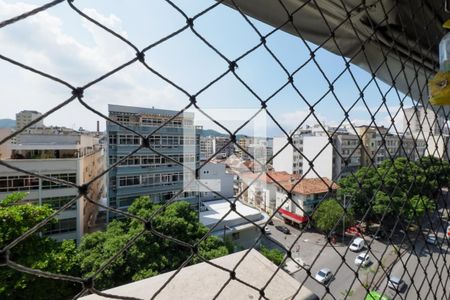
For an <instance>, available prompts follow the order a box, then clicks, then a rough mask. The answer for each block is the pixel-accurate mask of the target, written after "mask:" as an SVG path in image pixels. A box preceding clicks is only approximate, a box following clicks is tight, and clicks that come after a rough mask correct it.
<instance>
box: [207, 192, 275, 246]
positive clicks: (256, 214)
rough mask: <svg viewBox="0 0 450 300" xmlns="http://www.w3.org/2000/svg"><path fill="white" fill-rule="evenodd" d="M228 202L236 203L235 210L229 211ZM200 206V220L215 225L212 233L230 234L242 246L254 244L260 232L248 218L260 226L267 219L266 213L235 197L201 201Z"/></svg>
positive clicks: (217, 234)
mask: <svg viewBox="0 0 450 300" xmlns="http://www.w3.org/2000/svg"><path fill="white" fill-rule="evenodd" d="M230 203H234V204H235V205H236V210H235V211H231V212H230V209H231V207H230ZM202 206H203V207H202V209H201V212H200V222H201V223H202V224H203V225H205V226H207V227H209V228H213V227H214V226H215V227H214V230H213V232H212V234H213V235H216V236H218V237H220V238H225V237H226V236H230V237H231V238H232V240H233V241H234V242H235V243H236V244H238V245H239V246H241V247H244V248H249V247H252V246H253V245H255V243H256V242H257V240H258V237H259V235H260V233H261V229H260V228H259V227H256V226H255V225H254V224H252V223H250V222H249V221H248V220H250V221H252V222H254V223H256V224H257V225H260V226H264V224H265V223H266V222H267V220H268V216H267V215H266V214H264V213H261V212H260V211H259V210H257V209H255V208H253V207H250V206H248V205H245V204H243V203H242V202H240V201H237V200H235V199H229V200H228V201H227V200H224V199H223V200H216V201H206V202H203V203H202ZM228 212H230V213H228ZM236 212H239V214H240V215H239V214H237V213H236ZM241 215H242V216H244V217H245V219H244V218H242V217H241ZM222 218H224V219H223V220H222ZM216 224H217V225H216ZM256 244H257V243H256Z"/></svg>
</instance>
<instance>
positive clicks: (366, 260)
mask: <svg viewBox="0 0 450 300" xmlns="http://www.w3.org/2000/svg"><path fill="white" fill-rule="evenodd" d="M370 263H371V261H370V257H369V254H368V253H361V254H359V255H358V256H357V257H356V258H355V265H357V266H361V267H366V266H368V265H369V264H370Z"/></svg>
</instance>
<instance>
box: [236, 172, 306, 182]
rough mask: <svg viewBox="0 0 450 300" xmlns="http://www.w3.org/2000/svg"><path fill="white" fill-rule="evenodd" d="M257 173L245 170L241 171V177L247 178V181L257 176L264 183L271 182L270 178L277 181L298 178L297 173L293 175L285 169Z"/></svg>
mask: <svg viewBox="0 0 450 300" xmlns="http://www.w3.org/2000/svg"><path fill="white" fill-rule="evenodd" d="M258 175H259V173H253V172H246V173H242V174H241V177H242V178H243V179H244V180H245V179H249V181H250V182H251V181H253V180H254V179H255V178H258V180H259V181H263V182H265V183H273V180H272V178H273V179H274V180H275V181H277V182H286V181H291V180H299V179H300V176H299V175H293V174H289V173H288V172H286V171H270V172H267V173H263V174H262V175H261V176H259V177H258Z"/></svg>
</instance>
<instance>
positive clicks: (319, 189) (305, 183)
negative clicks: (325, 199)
mask: <svg viewBox="0 0 450 300" xmlns="http://www.w3.org/2000/svg"><path fill="white" fill-rule="evenodd" d="M296 183H297V181H294V182H287V183H281V185H282V186H283V187H284V188H285V189H287V190H288V191H289V190H291V189H292V187H293V186H294V185H295V184H296ZM329 188H331V189H332V190H337V189H338V188H339V186H338V185H337V184H336V183H334V182H332V181H331V180H330V179H328V178H326V177H322V178H303V179H302V180H301V181H300V182H299V183H298V184H297V185H295V187H294V189H293V192H294V193H298V194H302V195H311V194H321V193H326V192H328V190H329Z"/></svg>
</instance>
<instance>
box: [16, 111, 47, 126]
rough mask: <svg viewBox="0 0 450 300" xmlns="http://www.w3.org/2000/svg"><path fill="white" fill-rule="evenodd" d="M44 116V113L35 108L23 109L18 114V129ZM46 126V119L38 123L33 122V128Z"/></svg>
mask: <svg viewBox="0 0 450 300" xmlns="http://www.w3.org/2000/svg"><path fill="white" fill-rule="evenodd" d="M40 116H42V114H41V113H40V112H38V111H35V110H22V111H21V112H18V113H17V114H16V130H20V129H22V128H24V127H25V126H26V125H28V124H29V123H30V122H32V121H34V120H36V119H37V118H39V117H40ZM34 127H44V121H43V120H40V121H39V122H37V123H36V124H33V125H32V126H31V128H34Z"/></svg>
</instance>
